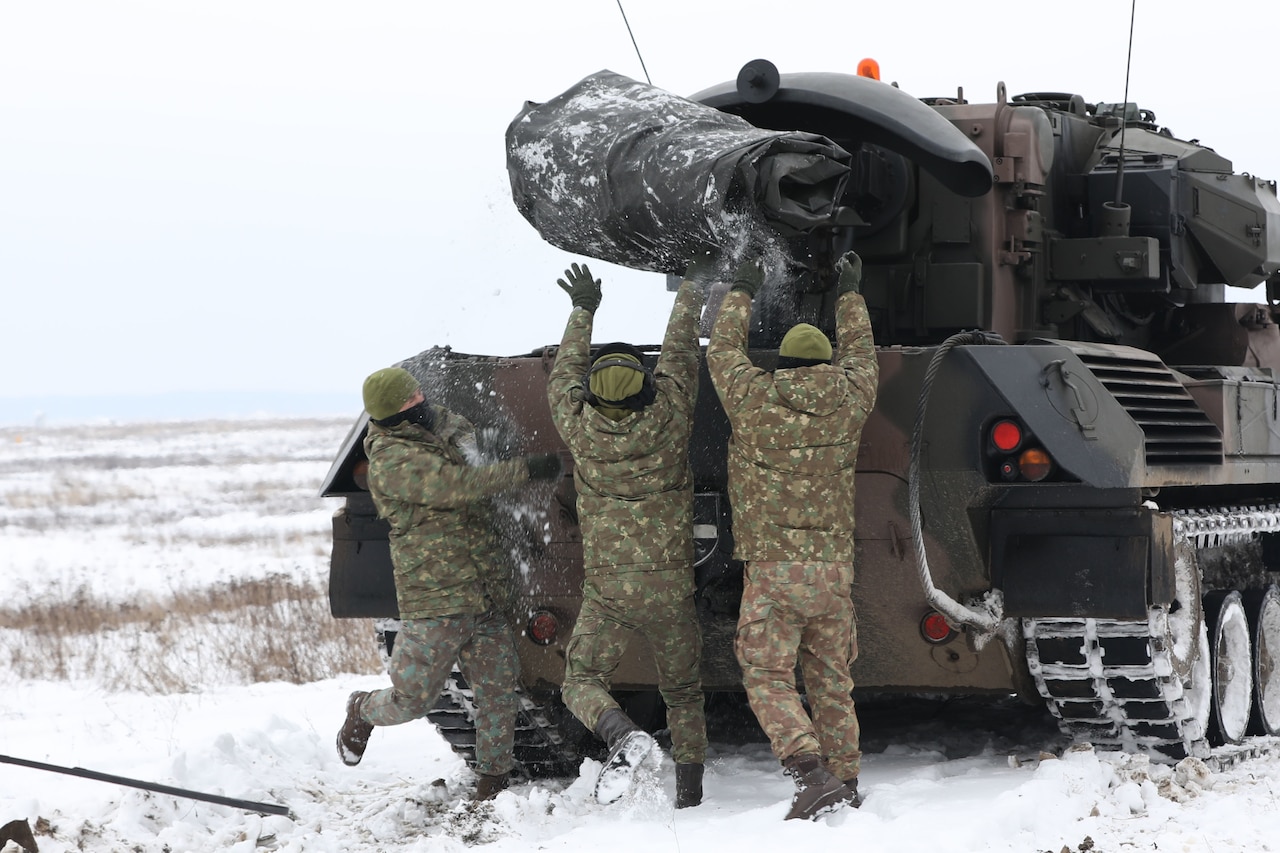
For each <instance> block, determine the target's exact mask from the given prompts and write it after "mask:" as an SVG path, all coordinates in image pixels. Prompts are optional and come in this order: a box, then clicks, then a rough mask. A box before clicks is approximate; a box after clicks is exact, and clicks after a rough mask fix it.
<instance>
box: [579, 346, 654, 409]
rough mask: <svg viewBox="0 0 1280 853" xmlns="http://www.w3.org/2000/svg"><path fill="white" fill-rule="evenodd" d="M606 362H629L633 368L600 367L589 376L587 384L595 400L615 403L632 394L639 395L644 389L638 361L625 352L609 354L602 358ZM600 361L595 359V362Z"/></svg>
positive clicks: (619, 366)
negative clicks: (632, 364) (633, 365)
mask: <svg viewBox="0 0 1280 853" xmlns="http://www.w3.org/2000/svg"><path fill="white" fill-rule="evenodd" d="M603 358H604V360H606V361H629V362H633V363H634V364H635V367H624V366H622V365H620V364H618V365H613V366H611V367H602V368H600V369H599V370H597V371H596V372H595V373H592V374H591V379H590V380H588V383H589V385H590V387H591V393H592V394H595V395H596V399H598V400H601V401H604V402H608V403H616V402H618V401H619V400H625V399H627V398H628V397H630V396H631V395H632V394H639V393H640V389H641V388H643V387H644V371H643V370H641V369H640V359H638V358H636V357H635V356H634V355H629V354H628V353H625V352H611V353H609V354H608V355H606V356H604V357H603ZM599 360H600V359H599V358H597V359H596V361H599Z"/></svg>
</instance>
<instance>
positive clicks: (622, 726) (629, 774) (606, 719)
mask: <svg viewBox="0 0 1280 853" xmlns="http://www.w3.org/2000/svg"><path fill="white" fill-rule="evenodd" d="M596 736H597V737H599V738H600V739H601V740H602V741H604V742H605V743H606V744H608V746H609V757H608V758H606V759H605V760H604V767H603V768H601V770H600V778H599V779H597V780H596V802H598V803H604V804H606V805H607V804H609V803H614V802H617V801H618V800H620V799H622V796H623V795H624V794H626V793H627V791H630V790H631V783H632V781H634V779H635V773H636V768H637V767H639V766H640V762H642V761H644V759H645V756H647V755H648V754H649V751H650V750H652V749H653V738H652V737H650V736H649V734H648V733H646V732H645V731H643V730H642V729H641V728H640V727H639V726H637V725H636V724H635V723H633V722H631V718H630V717H628V716H627V715H626V714H624V713H623V712H622V709H621V708H610V709H609V710H607V711H605V712H604V713H603V714H601V715H600V719H599V720H597V721H596Z"/></svg>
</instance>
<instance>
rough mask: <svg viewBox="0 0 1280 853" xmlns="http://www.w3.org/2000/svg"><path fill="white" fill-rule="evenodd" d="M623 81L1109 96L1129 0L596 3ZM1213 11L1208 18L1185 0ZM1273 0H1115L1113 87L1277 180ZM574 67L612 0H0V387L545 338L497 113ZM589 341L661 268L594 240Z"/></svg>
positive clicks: (346, 380)
mask: <svg viewBox="0 0 1280 853" xmlns="http://www.w3.org/2000/svg"><path fill="white" fill-rule="evenodd" d="M623 5H624V8H625V9H626V13H627V15H628V17H629V19H630V22H631V26H632V29H633V30H634V33H635V38H636V41H637V42H638V43H639V47H640V50H641V52H642V53H643V56H644V61H645V63H646V65H647V68H648V72H649V74H650V75H651V77H652V82H653V83H654V85H657V86H660V87H662V88H664V89H668V90H670V91H672V92H675V93H677V94H681V95H689V94H692V93H693V92H696V91H698V90H700V89H703V88H706V87H707V86H710V85H713V84H716V83H719V82H722V81H725V80H731V79H733V78H734V77H736V75H737V72H738V69H739V68H740V67H741V66H742V64H743V63H744V62H746V61H748V60H751V59H754V58H757V57H765V58H768V59H770V60H772V61H773V62H774V63H775V64H776V65H777V66H778V68H779V69H780V70H781V71H783V72H792V71H831V70H849V71H850V72H852V71H854V70H855V68H856V65H857V62H858V60H859V59H861V58H863V57H864V56H871V57H875V58H876V59H877V60H878V61H879V62H880V65H881V68H882V70H883V76H884V78H885V79H886V80H891V81H897V82H898V83H899V84H900V85H901V87H902V88H903V89H904V90H905V91H907V92H909V93H911V94H913V95H917V96H932V95H951V94H954V93H955V91H956V89H957V87H961V86H962V87H964V91H965V96H966V97H967V98H968V99H969V100H971V101H975V102H989V101H991V100H992V99H993V96H994V93H995V88H996V84H997V82H998V81H1000V80H1004V81H1005V82H1006V83H1007V84H1008V88H1009V92H1010V94H1015V93H1019V92H1029V91H1043V90H1053V91H1072V92H1078V93H1080V94H1082V95H1083V96H1084V98H1085V100H1087V101H1118V100H1120V99H1121V98H1122V96H1123V93H1124V85H1125V58H1126V57H1125V51H1126V43H1127V40H1128V33H1129V10H1130V6H1129V3H1128V2H1124V0H1106V1H1105V2H1104V0H1072V2H1045V3H1020V4H1007V3H987V4H984V3H981V2H977V3H958V2H955V1H954V0H945V2H944V0H927V2H910V0H898V2H890V3H885V2H878V3H860V2H830V1H829V0H811V2H807V3H802V4H797V3H762V2H751V0H743V2H734V3H721V2H715V3H712V2H710V0H679V2H676V0H624V3H623ZM1211 13H1212V15H1213V16H1212V17H1211ZM1277 32H1280V6H1278V4H1274V3H1267V4H1259V3H1256V2H1254V0H1220V2H1217V3H1213V4H1205V3H1203V2H1194V3H1193V2H1189V0H1172V2H1169V0H1162V2H1155V0H1139V2H1138V9H1137V30H1136V35H1135V45H1134V52H1133V72H1132V77H1131V80H1130V84H1129V86H1130V99H1131V100H1134V101H1137V102H1139V104H1141V105H1142V106H1143V107H1145V108H1148V109H1151V110H1154V111H1155V113H1156V116H1157V119H1158V121H1159V122H1160V123H1161V124H1164V125H1166V126H1168V127H1170V128H1171V129H1172V130H1173V131H1174V133H1175V134H1176V135H1178V136H1180V137H1182V138H1190V139H1199V140H1201V141H1202V142H1203V143H1204V144H1206V145H1209V146H1211V147H1213V148H1215V149H1216V150H1218V151H1219V152H1220V153H1222V154H1223V155H1225V156H1226V157H1228V158H1229V159H1231V160H1232V161H1233V162H1234V164H1235V167H1236V169H1237V171H1246V172H1250V173H1253V174H1257V175H1260V176H1263V177H1267V178H1280V149H1278V148H1277V145H1276V142H1275V137H1276V131H1277V118H1276V104H1277V103H1280V97H1278V96H1280V75H1277V74H1276V72H1275V68H1274V55H1273V50H1274V41H1275V37H1276V33H1277ZM602 68H609V69H611V70H613V71H616V72H619V73H621V74H626V75H628V76H631V77H634V78H636V79H641V80H642V79H644V71H643V70H642V68H641V66H640V62H639V60H638V59H637V57H636V52H635V49H634V48H633V46H632V43H631V38H630V36H629V35H628V33H627V29H626V26H625V25H624V22H623V18H622V15H621V14H620V12H619V8H618V4H617V2H616V0H555V2H550V3H516V2H509V0H503V2H499V3H433V2H428V0H416V1H415V2H394V1H393V2H360V3H357V2H354V0H351V1H350V2H314V0H307V2H302V0H287V1H286V2H281V0H217V2H212V0H210V2H179V1H178V0H153V2H142V0H92V2H80V0H41V2H21V0H0V292H2V293H3V294H4V297H5V299H4V303H3V304H4V314H5V316H4V319H5V323H4V331H3V335H0V362H2V363H3V364H4V365H5V367H6V370H5V371H4V379H3V381H2V382H0V397H20V396H28V395H40V394H50V393H56V394H73V395H106V394H138V393H150V392H173V391H194V392H222V391H279V390H291V391H305V392H344V391H347V390H350V392H351V395H352V402H353V406H352V408H353V411H359V385H360V382H361V380H362V379H363V378H364V376H365V375H367V374H368V373H369V372H370V371H372V370H374V369H377V368H379V367H382V366H385V365H387V364H390V363H392V362H395V361H398V360H400V359H402V358H404V357H407V356H409V355H412V354H415V353H417V352H418V351H420V350H422V349H425V348H427V347H429V346H431V345H435V344H450V345H452V346H453V347H454V348H455V349H456V350H459V351H463V352H482V353H491V354H500V355H512V354H516V353H521V352H526V351H528V350H530V349H531V348H533V347H536V346H540V345H542V344H546V343H554V342H556V341H558V339H559V336H560V333H561V331H562V330H563V324H564V320H565V318H566V316H567V313H568V309H569V302H568V299H567V298H566V297H565V296H564V294H563V293H562V292H561V291H560V290H559V289H558V288H557V287H556V286H555V279H556V277H557V276H558V275H560V274H561V272H562V271H563V270H564V268H565V267H566V266H567V265H568V264H569V263H570V262H572V261H574V260H581V259H580V258H575V257H573V256H570V255H567V254H566V253H564V252H561V251H559V250H557V249H554V248H552V247H550V246H549V245H547V244H545V243H543V242H542V241H541V240H540V238H539V237H538V235H537V233H536V232H535V231H534V230H533V228H532V227H531V226H530V225H528V223H526V222H525V221H524V220H523V219H522V218H521V217H520V216H519V214H518V213H517V212H516V211H515V208H514V206H513V205H512V202H511V197H510V188H509V185H508V183H507V175H506V167H505V159H504V153H503V134H504V131H505V129H506V126H507V124H508V123H509V122H510V121H511V119H512V118H513V117H514V116H515V115H516V113H517V112H518V111H519V110H520V108H521V106H522V105H523V103H524V101H526V100H534V101H543V100H547V99H549V98H551V97H553V96H555V95H557V94H559V93H560V92H561V91H563V90H564V89H567V88H568V87H569V86H571V85H572V84H574V83H575V82H577V81H578V80H579V79H581V78H582V77H585V76H587V75H588V74H591V73H594V72H595V71H598V70H600V69H602ZM591 266H592V269H593V270H594V271H595V272H597V273H598V274H601V275H602V276H603V278H604V279H605V298H604V304H603V306H602V308H601V310H600V312H599V314H598V315H597V318H598V319H597V333H596V340H598V341H604V340H615V339H628V340H631V341H634V342H636V343H648V342H657V341H659V340H660V338H661V334H662V327H663V324H664V322H665V320H666V316H667V312H668V310H669V308H670V304H671V299H672V295H671V294H669V293H667V292H666V290H665V289H664V285H663V281H662V279H661V277H659V276H656V275H654V274H651V273H639V272H635V271H631V270H624V269H622V268H619V267H615V266H611V265H609V264H604V263H600V262H592V264H591Z"/></svg>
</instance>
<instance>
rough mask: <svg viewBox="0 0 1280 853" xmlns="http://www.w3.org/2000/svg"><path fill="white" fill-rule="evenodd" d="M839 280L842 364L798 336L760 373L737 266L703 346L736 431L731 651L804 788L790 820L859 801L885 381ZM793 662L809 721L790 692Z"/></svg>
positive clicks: (847, 270)
mask: <svg viewBox="0 0 1280 853" xmlns="http://www.w3.org/2000/svg"><path fill="white" fill-rule="evenodd" d="M836 272H837V275H838V278H837V284H836V290H837V294H838V295H837V301H836V340H837V342H838V345H839V359H838V360H837V361H836V363H835V364H832V363H831V357H832V351H831V342H830V341H829V340H828V339H827V336H826V335H825V334H824V333H823V332H822V331H821V330H819V329H817V328H816V327H814V326H811V325H809V324H807V323H801V324H798V325H796V326H794V327H792V328H791V330H790V331H788V332H787V334H786V336H785V337H784V338H783V339H782V345H781V347H780V348H779V350H778V364H777V368H776V369H775V370H774V371H773V372H772V373H771V372H768V371H765V370H761V369H760V368H758V367H755V366H754V365H752V363H751V360H750V359H749V358H748V357H747V324H748V321H749V320H750V317H751V302H752V299H753V298H754V296H755V293H756V291H757V290H758V289H759V287H760V284H761V282H762V281H763V277H764V275H763V271H762V270H761V268H760V266H759V264H758V263H756V262H753V261H748V262H744V263H743V264H742V265H740V266H739V267H738V270H737V272H736V274H735V281H734V283H733V286H732V288H731V289H730V291H729V293H728V294H727V295H726V296H725V298H724V302H723V304H722V305H721V308H720V314H719V317H717V319H716V322H715V326H714V328H713V329H712V331H711V340H710V343H709V345H708V347H707V366H708V368H709V369H710V373H711V379H712V382H713V383H714V385H715V389H716V393H717V394H718V395H719V397H720V401H721V403H722V404H723V405H724V410H725V412H726V413H727V414H728V416H729V423H730V426H731V427H732V430H733V435H732V438H731V439H730V442H729V499H730V505H731V507H732V512H733V528H734V531H733V532H734V537H735V546H734V556H735V557H736V558H737V559H740V560H743V561H745V563H746V576H745V583H744V589H743V595H742V610H741V614H740V616H739V619H738V633H737V637H736V639H735V642H734V649H735V651H736V653H737V657H738V662H739V664H741V666H742V678H743V684H744V686H745V687H746V690H747V698H748V701H749V702H750V703H751V709H752V711H754V712H755V715H756V718H757V719H758V720H759V721H760V725H761V727H762V728H763V729H764V731H765V733H766V734H767V735H768V736H769V742H770V745H771V746H772V747H773V753H774V755H776V756H777V757H778V760H779V761H781V762H782V765H783V767H784V770H785V772H786V774H787V775H789V776H791V777H792V779H793V780H794V782H795V785H796V793H795V796H794V797H793V798H792V800H791V808H790V810H789V811H788V812H787V819H788V820H789V819H792V818H809V819H813V818H816V817H818V816H819V815H821V814H824V813H826V812H827V811H829V810H831V809H834V808H839V807H840V806H842V805H844V804H846V803H852V804H853V805H855V806H857V805H859V804H860V802H861V801H860V800H859V799H858V793H857V791H858V768H859V763H860V760H861V757H862V753H861V752H860V751H859V748H858V718H857V714H856V713H855V711H854V706H853V699H852V697H851V695H850V692H851V691H852V689H853V678H852V677H851V676H850V674H849V666H850V664H851V663H852V662H853V659H854V658H855V657H856V656H857V648H858V646H857V636H858V635H857V629H856V626H855V624H854V613H853V603H852V600H851V598H850V592H851V584H852V583H853V490H854V483H853V480H854V465H855V463H856V461H857V457H858V441H859V438H860V436H861V433H862V425H863V423H865V422H866V419H867V415H868V414H869V413H870V412H871V408H872V406H873V405H874V403H875V398H876V381H877V377H878V373H879V369H878V367H877V364H876V355H875V348H874V341H873V340H872V337H871V323H870V320H869V319H868V316H867V306H866V303H865V302H864V301H863V299H862V296H861V294H860V293H859V288H860V285H861V281H862V261H861V259H860V258H859V257H858V256H857V255H856V254H854V253H853V252H849V253H848V254H846V255H845V256H844V257H842V258H841V259H840V260H839V261H838V262H837V264H836ZM797 657H798V658H799V663H800V668H801V673H802V674H803V676H804V686H805V691H806V693H807V694H808V699H809V706H810V708H811V709H812V712H813V717H812V720H811V719H810V717H809V715H808V714H806V713H805V709H804V706H803V705H802V704H801V700H800V696H799V693H798V692H797V690H796V683H795V674H794V673H795V667H796V660H797ZM833 774H834V775H833ZM841 780H844V781H843V782H842V781H841Z"/></svg>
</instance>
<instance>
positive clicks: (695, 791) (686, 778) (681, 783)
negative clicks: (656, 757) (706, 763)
mask: <svg viewBox="0 0 1280 853" xmlns="http://www.w3.org/2000/svg"><path fill="white" fill-rule="evenodd" d="M700 805H702V765H701V764H677V765H676V808H678V809H687V808H690V807H691V806H700Z"/></svg>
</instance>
